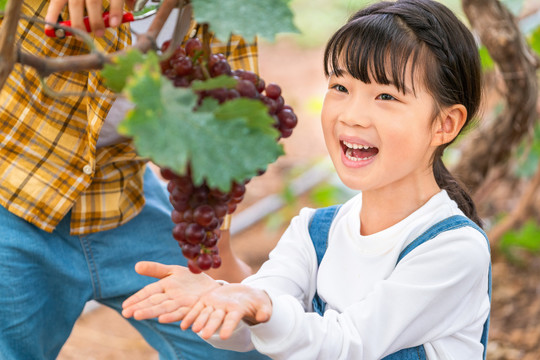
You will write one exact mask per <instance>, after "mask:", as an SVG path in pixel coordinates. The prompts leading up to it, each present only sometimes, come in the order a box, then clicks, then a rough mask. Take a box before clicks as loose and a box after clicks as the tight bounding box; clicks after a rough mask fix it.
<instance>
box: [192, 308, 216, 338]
mask: <svg viewBox="0 0 540 360" xmlns="http://www.w3.org/2000/svg"><path fill="white" fill-rule="evenodd" d="M213 312H214V307H213V306H207V307H205V308H204V309H203V311H201V313H200V314H199V316H198V317H197V319H196V320H195V322H194V323H193V325H191V330H193V332H196V333H198V332H199V331H201V330H202V329H203V328H204V327H205V325H206V323H207V322H208V319H209V318H210V315H212V313H213Z"/></svg>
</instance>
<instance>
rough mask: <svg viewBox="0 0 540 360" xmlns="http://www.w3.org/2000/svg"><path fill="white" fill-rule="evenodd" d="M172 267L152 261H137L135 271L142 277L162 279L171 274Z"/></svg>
mask: <svg viewBox="0 0 540 360" xmlns="http://www.w3.org/2000/svg"><path fill="white" fill-rule="evenodd" d="M172 269H173V266H172V265H164V264H161V263H158V262H153V261H139V262H138V263H137V264H135V271H136V272H137V273H138V274H140V275H144V276H151V277H154V278H157V279H163V278H164V277H167V276H169V275H170V274H171V273H172Z"/></svg>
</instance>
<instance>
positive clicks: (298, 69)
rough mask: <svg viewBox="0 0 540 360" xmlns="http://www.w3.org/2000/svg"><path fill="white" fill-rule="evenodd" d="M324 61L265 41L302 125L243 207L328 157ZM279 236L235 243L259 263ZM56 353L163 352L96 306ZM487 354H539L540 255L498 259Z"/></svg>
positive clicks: (264, 62)
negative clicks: (519, 261) (516, 261)
mask: <svg viewBox="0 0 540 360" xmlns="http://www.w3.org/2000/svg"><path fill="white" fill-rule="evenodd" d="M321 63H322V51H321V50H320V49H315V50H312V49H310V50H306V49H300V48H298V47H297V46H295V45H294V44H293V43H292V42H289V41H278V42H277V43H276V44H275V45H267V44H263V45H261V51H260V66H261V69H260V72H261V75H262V77H263V78H264V79H265V80H266V81H267V82H272V81H273V82H277V83H278V84H280V85H281V86H282V88H283V91H284V97H285V99H286V102H287V103H289V104H290V105H292V106H293V107H294V109H295V111H296V113H297V114H298V115H299V117H300V123H299V126H298V128H297V129H296V130H295V132H294V134H293V136H292V137H291V138H289V139H286V140H285V141H284V146H285V150H286V154H287V155H286V156H284V157H282V158H280V159H279V160H278V161H277V162H276V163H275V164H272V165H271V166H270V168H269V170H268V171H267V173H266V174H264V175H263V176H261V177H260V178H257V179H253V180H252V181H251V182H250V184H249V185H248V192H247V194H246V198H245V200H244V202H243V203H242V207H241V208H239V211H241V210H242V209H245V208H246V207H248V206H249V205H251V204H253V203H255V202H256V201H257V200H259V199H261V198H263V197H265V196H266V195H269V194H274V193H278V192H279V191H281V189H282V187H283V181H281V180H282V178H283V177H284V176H285V175H286V174H288V171H289V170H290V169H291V168H293V166H298V165H308V164H310V163H312V162H313V161H314V160H316V159H320V158H323V157H325V149H324V143H323V139H322V135H321V133H320V128H319V117H318V110H319V109H318V108H319V107H320V100H321V99H322V96H323V95H324V91H325V86H326V83H325V80H324V77H323V75H322V65H321ZM233 222H234V216H233ZM278 238H279V230H278V231H270V230H268V229H267V228H265V225H264V224H257V225H255V226H253V227H251V228H249V229H248V230H246V231H244V232H242V233H240V234H237V235H235V236H234V237H233V247H234V249H235V251H237V253H238V254H239V256H240V257H241V258H242V259H244V260H245V261H246V262H247V263H248V264H249V265H250V266H252V267H253V268H254V269H257V268H258V267H259V266H260V264H261V263H262V262H263V261H264V260H265V259H266V257H267V254H268V252H269V251H270V250H271V249H272V247H273V246H274V244H275V242H276V241H277V239H278ZM255 239H256V240H255ZM255 242H256V243H255ZM58 359H60V360H75V359H77V360H79V359H88V360H90V359H99V360H116V359H130V360H143V359H144V360H153V359H158V355H157V354H156V352H155V351H154V350H153V349H151V348H150V347H149V346H148V345H147V344H146V343H145V341H144V340H143V339H142V337H141V336H140V335H139V334H138V333H137V332H136V331H135V330H134V329H133V328H132V327H131V326H130V325H129V324H128V323H127V322H126V321H125V320H124V319H122V317H121V316H120V315H118V314H117V313H116V312H114V311H112V310H110V309H107V308H104V307H98V308H96V309H95V310H92V311H90V312H86V313H85V314H83V315H82V316H81V317H80V319H79V320H78V321H77V323H76V325H75V328H74V330H73V332H72V335H71V336H70V338H69V339H68V341H67V343H66V344H65V346H64V348H63V349H62V351H61V353H60V355H59V357H58ZM488 359H490V360H519V359H523V360H536V359H540V258H536V259H535V258H532V259H530V260H529V263H528V266H527V267H524V268H522V267H516V266H512V265H510V264H508V263H507V262H506V261H504V259H502V260H497V261H496V262H494V264H493V310H492V317H491V327H490V342H489V348H488ZM464 360H465V359H464Z"/></svg>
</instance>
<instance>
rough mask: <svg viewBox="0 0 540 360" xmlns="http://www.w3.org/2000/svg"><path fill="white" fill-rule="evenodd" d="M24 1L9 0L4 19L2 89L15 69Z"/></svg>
mask: <svg viewBox="0 0 540 360" xmlns="http://www.w3.org/2000/svg"><path fill="white" fill-rule="evenodd" d="M22 3H23V2H22V1H20V0H8V2H7V4H6V11H5V15H4V21H3V22H2V26H1V27H0V89H1V88H2V86H3V85H4V83H5V82H6V80H7V78H8V76H9V74H10V73H11V71H12V70H13V65H14V64H15V60H16V53H15V46H14V44H15V36H16V34H17V25H18V24H19V19H20V14H21V7H22Z"/></svg>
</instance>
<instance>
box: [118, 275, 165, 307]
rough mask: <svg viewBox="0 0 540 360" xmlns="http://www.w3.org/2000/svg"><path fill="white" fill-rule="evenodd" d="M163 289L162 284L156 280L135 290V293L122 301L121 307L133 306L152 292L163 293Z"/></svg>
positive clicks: (152, 293)
mask: <svg viewBox="0 0 540 360" xmlns="http://www.w3.org/2000/svg"><path fill="white" fill-rule="evenodd" d="M164 291H165V289H164V288H163V286H162V284H161V283H160V282H159V281H157V282H154V283H151V284H148V285H146V286H145V287H143V288H142V289H141V290H139V291H137V292H136V293H135V294H133V295H131V296H130V297H128V298H127V299H126V300H125V301H124V302H123V303H122V307H123V308H124V309H126V308H128V307H130V306H133V305H135V304H137V303H140V302H142V301H144V300H146V299H148V298H149V297H150V296H152V295H154V294H160V293H163V292H164Z"/></svg>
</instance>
